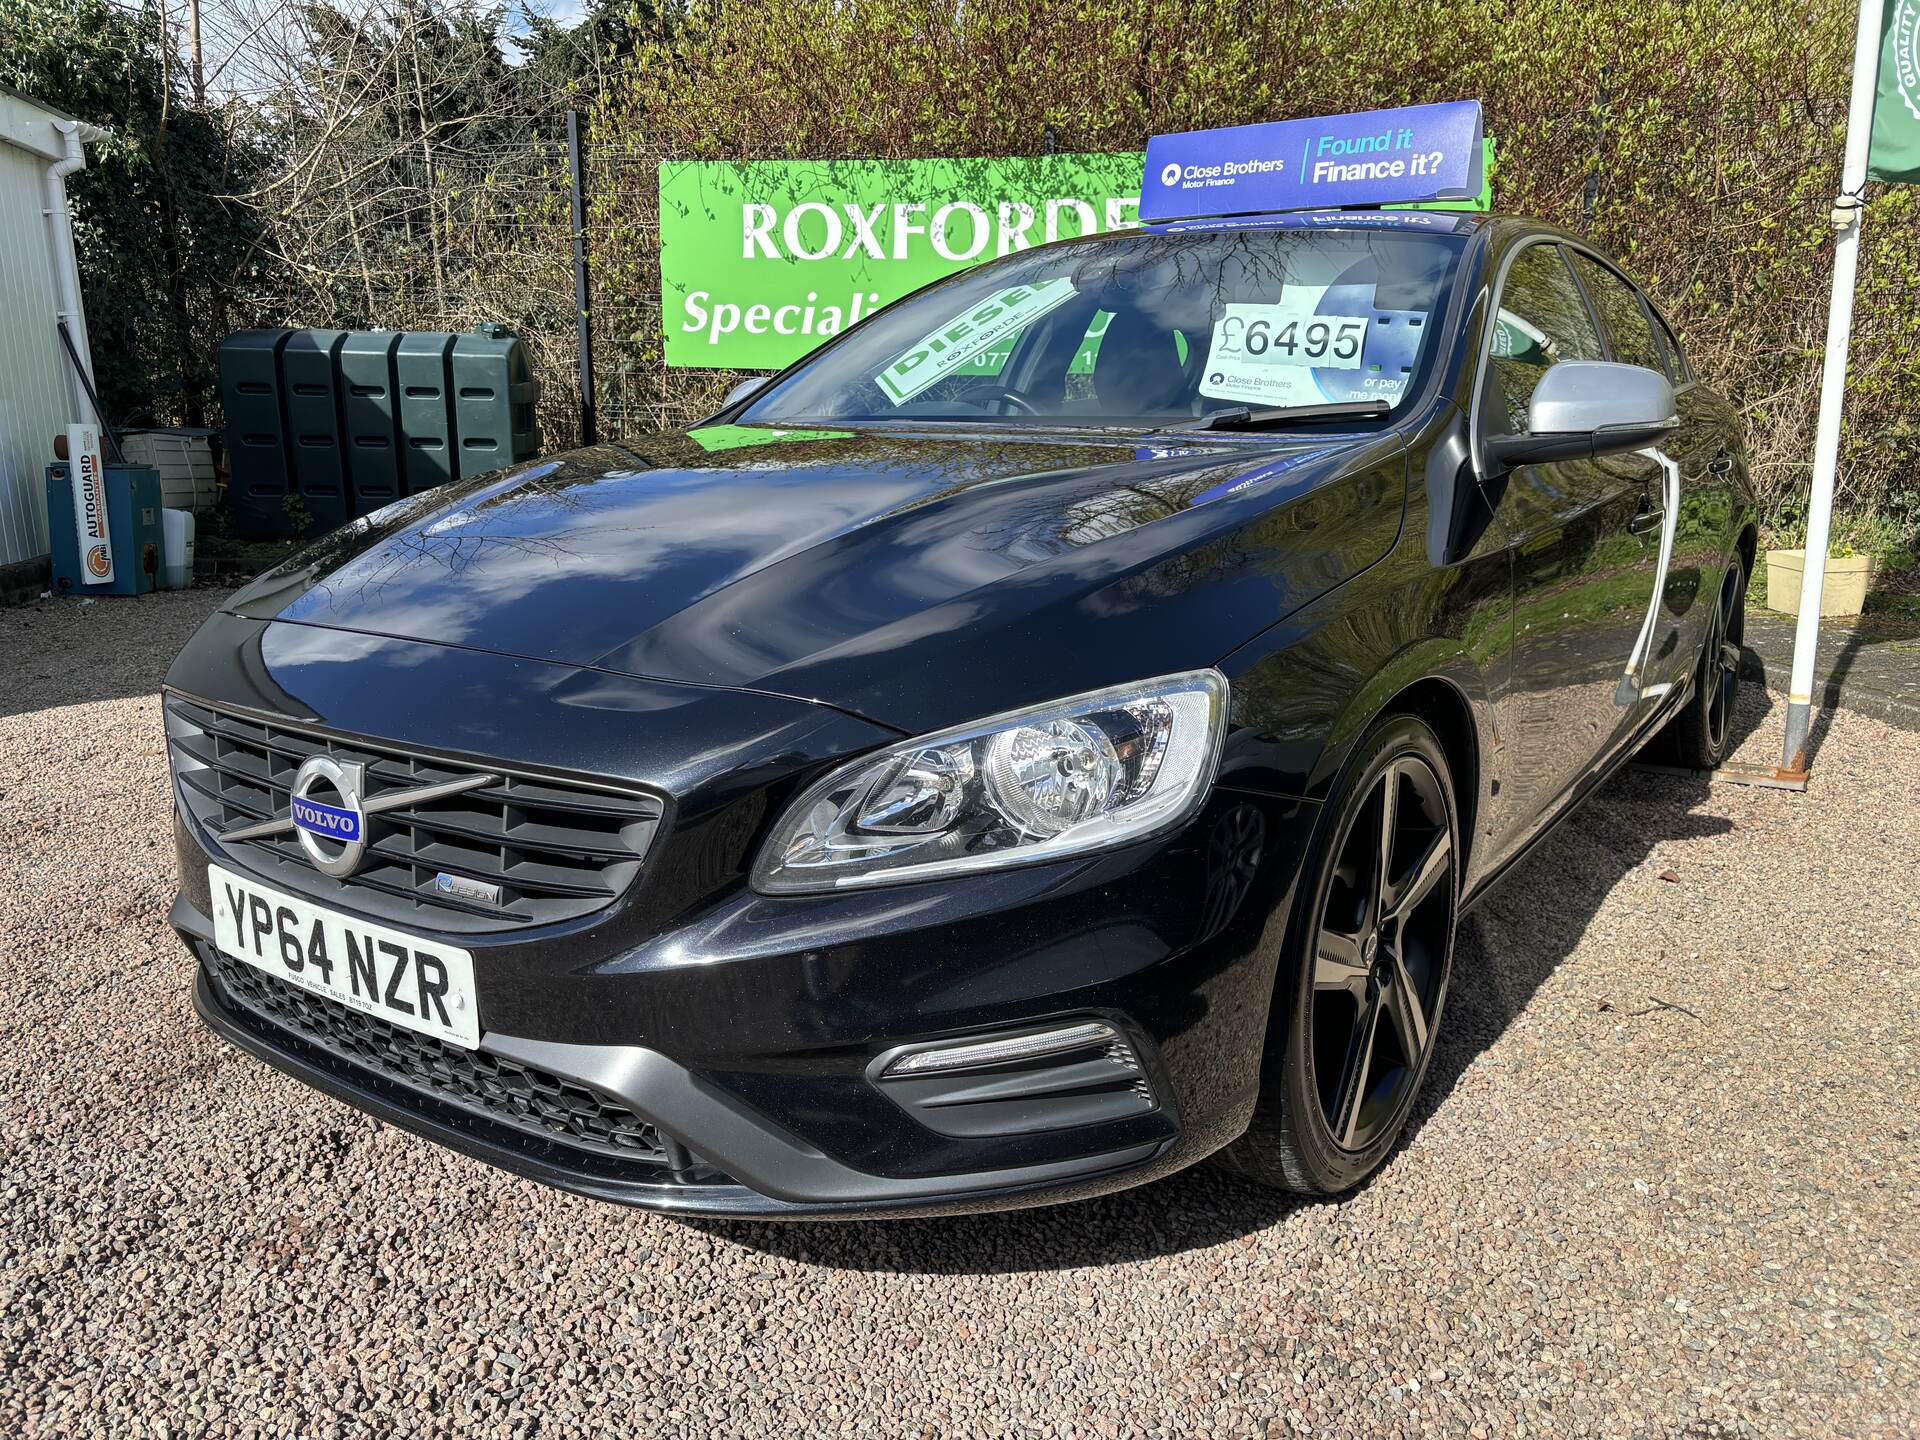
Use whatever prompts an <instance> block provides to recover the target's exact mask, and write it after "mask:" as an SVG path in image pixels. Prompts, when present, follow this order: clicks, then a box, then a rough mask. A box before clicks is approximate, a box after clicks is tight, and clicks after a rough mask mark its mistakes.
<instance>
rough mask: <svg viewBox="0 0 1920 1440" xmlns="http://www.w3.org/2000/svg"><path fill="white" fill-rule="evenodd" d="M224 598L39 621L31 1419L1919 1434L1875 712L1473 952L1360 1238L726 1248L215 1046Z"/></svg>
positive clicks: (19, 1413) (1278, 1204)
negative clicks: (1799, 765)
mask: <svg viewBox="0 0 1920 1440" xmlns="http://www.w3.org/2000/svg"><path fill="white" fill-rule="evenodd" d="M217 598H218V597H217V595H216V594H213V593H208V592H195V593H188V594H181V595H172V596H164V597H158V598H154V599H150V600H144V601H141V602H139V603H137V604H128V603H120V604H113V603H107V602H102V603H100V604H97V605H91V606H84V607H83V606H81V605H79V604H76V603H74V602H63V603H60V604H57V605H48V606H45V607H43V608H42V609H40V610H38V611H34V610H23V611H12V612H8V611H0V959H3V960H4V965H0V1199H4V1202H5V1209H4V1216H5V1219H4V1233H3V1235H0V1429H4V1431H5V1432H6V1433H9V1434H17V1433H22V1432H23V1431H24V1432H25V1433H28V1434H66V1433H76V1434H82V1433H84V1434H101V1433H104V1434H155V1435H166V1434H171V1435H181V1434H200V1433H209V1434H228V1433H243V1432H244V1433H253V1432H259V1433H267V1434H275V1435H295V1434H298V1435H303V1436H306V1435H312V1436H321V1435H334V1434H343V1435H344V1434H375V1435H408V1434H425V1433H428V1432H441V1431H445V1430H447V1429H450V1428H454V1427H458V1428H459V1429H460V1430H461V1431H462V1432H463V1433H475V1434H485V1435H496V1434H497V1435H508V1434H533V1433H539V1434H542V1435H549V1436H551V1435H571V1434H576V1433H579V1434H601V1433H605V1434H621V1435H626V1434H633V1433H644V1434H648V1435H700V1436H707V1435H763V1434H769V1433H772V1434H793V1433H809V1434H825V1433H861V1434H876V1435H889V1436H892V1435H901V1434H909V1433H912V1434H919V1433H923V1432H924V1433H933V1434H969V1435H972V1434H984V1435H1000V1434H1021V1435H1029V1434H1033V1435H1089V1436H1091V1435H1109V1436H1111V1435H1120V1434H1156V1435H1158V1434H1214V1433H1218V1434H1234V1435H1243V1434H1259V1433H1290V1432H1299V1433H1312V1434H1316V1435H1409V1436H1411V1435H1451V1434H1468V1435H1473V1436H1482V1437H1485V1436H1496V1435H1497V1436H1515V1435H1522V1434H1525V1435H1595V1436H1608V1437H1614V1436H1639V1435H1647V1436H1670V1435H1673V1436H1719V1435H1748V1434H1760V1435H1787V1434H1792V1435H1822V1436H1834V1435H1846V1436H1854V1435H1889V1436H1891V1435H1913V1434H1915V1433H1917V1432H1920V1401H1917V1400H1916V1395H1917V1394H1920V1392H1917V1391H1916V1385H1917V1384H1920V1347H1916V1343H1915V1342H1916V1329H1917V1328H1920V1321H1917V1320H1916V1317H1917V1316H1920V1275H1917V1274H1916V1271H1917V1270H1920V1255H1917V1252H1920V1227H1917V1226H1916V1223H1915V1221H1914V1218H1913V1201H1912V1195H1913V1192H1914V1190H1915V1187H1916V1183H1917V1182H1920V1163H1917V1162H1916V1154H1917V1152H1920V1147H1916V1144H1915V1136H1914V1128H1915V1125H1916V1123H1920V1122H1917V1121H1916V1113H1917V1112H1920V1079H1917V1077H1916V1063H1915V1062H1916V1044H1917V1043H1920V1042H1917V1041H1916V1038H1915V1024H1914V1017H1915V1015H1916V1012H1917V1011H1920V973H1917V972H1920V956H1917V955H1916V942H1915V938H1914V937H1915V936H1916V934H1920V887H1916V885H1915V881H1914V877H1915V875H1916V873H1917V872H1920V735H1915V734H1911V733H1907V732H1904V731H1900V730H1895V729H1892V728H1889V727H1886V726H1884V725H1881V724H1879V723H1877V722H1875V721H1872V720H1868V719H1864V718H1860V717H1857V716H1854V715H1850V714H1842V715H1840V716H1839V717H1838V718H1837V719H1836V720H1835V721H1834V723H1833V725H1832V727H1831V730H1830V731H1828V732H1825V733H1824V737H1823V743H1822V745H1821V748H1820V750H1819V753H1818V757H1817V762H1816V777H1817V778H1816V781H1815V789H1814V791H1813V792H1812V793H1811V794H1810V795H1808V796H1805V797H1799V796H1793V795H1788V794H1782V793H1777V792H1772V791H1764V790H1747V789H1731V788H1721V789H1717V790H1713V791H1708V790H1707V789H1706V788H1705V787H1703V786H1700V785H1698V784H1696V783H1694V782H1691V781H1688V780H1683V779H1677V778H1674V777H1671V776H1665V775H1658V774H1649V773H1639V772H1636V773H1631V774H1628V775H1626V776H1623V777H1622V778H1620V779H1618V780H1616V781H1615V782H1614V783H1613V784H1612V785H1610V786H1609V787H1608V788H1607V789H1606V790H1605V791H1604V792H1603V793H1602V794H1601V795H1600V796H1598V797H1597V798H1596V799H1595V800H1593V801H1592V802H1590V803H1589V804H1588V806H1587V807H1586V809H1585V810H1584V812H1583V813H1582V814H1580V815H1579V816H1577V817H1576V818H1574V819H1573V820H1572V821H1570V822H1569V823H1568V824H1567V825H1565V826H1563V827H1562V828H1561V830H1560V832H1559V833H1558V835H1557V836H1556V837H1555V839H1554V840H1553V841H1551V842H1550V843H1549V844H1548V845H1547V846H1546V847H1545V849H1544V851H1543V852H1542V853H1540V854H1539V855H1538V856H1537V857H1536V858H1535V859H1533V860H1532V861H1531V862H1529V863H1528V864H1527V866H1526V867H1525V868H1524V869H1523V870H1522V871H1521V872H1520V873H1519V874H1517V875H1516V876H1515V877H1514V878H1513V879H1512V880H1511V881H1510V882H1509V883H1508V884H1507V885H1506V886H1505V887H1504V888H1503V889H1502V890H1501V891H1499V892H1497V893H1496V894H1495V895H1494V896H1493V897H1492V898H1491V899H1490V900H1489V901H1488V903H1487V904H1486V905H1485V906H1483V907H1482V909H1481V911H1480V913H1479V915H1478V916H1477V918H1475V919H1473V920H1472V921H1470V922H1469V923H1468V925H1467V927H1466V929H1465V931H1464V932H1463V941H1462V951H1461V954H1460V956H1459V960H1458V964H1457V966H1456V976H1455V988H1454V994H1453V997H1452V1001H1451V1007H1450V1010H1449V1015H1448V1019H1447V1029H1446V1035H1445V1038H1444V1040H1443V1050H1442V1053H1441V1055H1440V1057H1439V1060H1438V1062H1437V1068H1436V1071H1435V1074H1434V1077H1433V1079H1432V1081H1431V1082H1430V1085H1429V1097H1428V1101H1427V1105H1426V1109H1425V1111H1424V1113H1423V1114H1422V1116H1421V1117H1420V1119H1419V1123H1418V1127H1417V1130H1416V1131H1415V1133H1414V1135H1413V1137H1412V1139H1411V1140H1410V1142H1409V1143H1408V1144H1407V1145H1406V1146H1405V1147H1404V1148H1403V1150H1402V1151H1401V1152H1400V1154H1399V1155H1398V1156H1397V1157H1396V1158H1395V1159H1394V1160H1393V1162H1392V1163H1391V1164H1390V1166H1389V1167H1388V1168H1387V1170H1386V1171H1385V1172H1384V1173H1383V1174H1382V1175H1381V1176H1380V1177H1379V1178H1378V1179H1377V1180H1376V1181H1375V1183H1374V1184H1373V1185H1372V1186H1371V1187H1369V1188H1368V1189H1366V1190H1365V1191H1363V1192H1362V1193H1360V1194H1358V1195H1355V1196H1353V1197H1351V1198H1349V1199H1346V1200H1344V1201H1341V1202H1340V1203H1323V1204H1303V1203H1298V1202H1294V1201H1291V1200H1288V1199H1286V1198H1284V1197H1280V1196H1276V1195H1272V1194H1269V1193H1266V1192H1262V1191H1259V1190H1256V1189H1253V1188H1251V1187H1249V1186H1247V1185H1244V1184H1242V1183H1241V1182H1239V1181H1237V1180H1234V1179H1232V1178H1230V1177H1226V1176H1223V1175H1219V1174H1215V1173H1213V1172H1211V1171H1207V1170H1204V1169H1203V1170H1199V1171H1190V1172H1188V1173H1186V1174H1184V1175H1181V1176H1177V1177H1175V1178H1173V1179H1171V1180H1168V1181H1165V1182H1162V1183H1161V1184H1158V1185H1155V1186H1152V1187H1149V1188H1147V1189H1145V1190H1139V1191H1134V1192H1130V1193H1126V1194H1122V1195H1119V1196H1114V1197H1109V1198H1107V1199H1103V1200H1098V1201H1092V1202H1087V1203H1083V1204H1080V1205H1076V1206H1071V1207H1067V1208H1063V1209H1056V1210H1051V1211H1035V1212H1027V1213H1022V1214H1014V1215H1003V1216H990V1217H984V1218H978V1219H966V1220H958V1221H899V1222H893V1223H879V1224H871V1225H847V1226H820V1225H814V1226H786V1227H782V1226H769V1225H741V1224H718V1223H702V1224H687V1223H681V1222H675V1221H672V1220H666V1219H660V1218H657V1217H653V1216H648V1215H642V1214H635V1213H629V1212H625V1211H621V1210H616V1209H611V1208H607V1207H603V1206H599V1205H596V1204H593V1203H590V1202H587V1201H583V1200H577V1199H573V1198H570V1197H567V1196H564V1195H559V1194H556V1193H553V1192H551V1191H547V1190H543V1189H540V1188H538V1187H536V1186H534V1185H532V1184H530V1183H527V1182H523V1181H520V1180H516V1179H513V1178H510V1177H508V1176H505V1175H502V1174H499V1173H496V1172H494V1171H492V1170H489V1169H487V1168H485V1167H483V1166H481V1165H479V1164H476V1163H474V1162H471V1161H468V1160H465V1159H461V1158H459V1157H457V1156H453V1155H450V1154H448V1153H446V1152H444V1151H442V1150H439V1149H437V1148H435V1147H433V1146H431V1145H429V1144H427V1143H425V1142H423V1141H420V1140H417V1139H414V1138H412V1137H410V1136H408V1135H405V1134H403V1133H401V1132H399V1131H397V1130H394V1129H392V1128H390V1127H382V1126H379V1125H376V1124H374V1123H372V1122H371V1121H369V1120H366V1119H363V1118H361V1117H360V1116H359V1115H357V1114H356V1113H355V1112H353V1111H350V1110H348V1109H346V1108H345V1107H343V1106H341V1105H338V1104H336V1103H334V1102H332V1101H330V1100H326V1099H323V1098H321V1097H320V1096H318V1095H316V1094H313V1093H311V1092H309V1091H307V1090H305V1089H303V1088H301V1087H300V1086H298V1085H296V1084H294V1083H293V1082H291V1081H289V1080H285V1079H282V1078H281V1077H280V1076H278V1075H277V1074H275V1073H274V1072H272V1071H270V1070H269V1069H267V1068H266V1067H265V1066H263V1065H260V1064H258V1063H256V1062H254V1061H252V1060H249V1059H246V1058H245V1057H243V1056H241V1055H239V1054H238V1053H236V1052H235V1051H233V1050H230V1049H228V1048H227V1047H225V1046H224V1045H222V1044H221V1043H219V1042H218V1041H216V1040H215V1039H214V1038H213V1037H212V1036H210V1035H209V1034H207V1033H206V1032H205V1031H203V1030H202V1029H201V1028H200V1027H199V1026H198V1025H197V1024H196V1023H195V1021H194V1019H193V1016H192V1012H191V1008H190V1004H189V1000H188V982H189V975H190V967H189V964H188V962H187V960H186V959H185V957H184V956H183V955H182V953H181V951H180V948H179V946H178V945H177V944H176V943H175V942H174V941H173V939H172V937H171V936H170V935H169V934H168V932H167V931H166V929H165V927H164V923H163V920H164V916H165V913H166V908H167V904H168V899H169V892H170V888H171V885H172V875H171V869H172V854H171V846H170V843H169V841H168V838H167V813H166V806H167V799H166V788H165V783H164V778H163V775H164V771H163V757H162V751H161V743H160V725H159V713H158V702H157V700H156V698H155V693H154V692H155V688H156V685H157V683H158V680H159V677H160V675H161V673H162V670H163V668H164V665H165V662H166V660H167V659H168V658H169V657H170V656H171V655H172V654H173V652H174V650H175V649H176V648H177V647H178V645H179V644H180V643H181V642H182V641H183V640H184V639H185V638H186V636H187V635H188V634H189V633H190V632H191V630H192V628H193V626H194V625H195V624H196V623H197V622H198V620H199V618H200V617H201V616H202V615H203V614H205V613H206V612H207V611H208V610H210V609H211V608H212V606H213V605H214V604H215V602H216V600H217ZM83 667H85V668H83ZM1743 720H1744V722H1745V724H1746V725H1747V726H1748V727H1749V728H1750V731H1751V733H1750V734H1749V735H1748V738H1747V740H1746V743H1745V756H1744V758H1748V759H1753V760H1767V759H1771V758H1772V757H1773V756H1774V755H1776V754H1777V753H1778V738H1777V737H1778V727H1779V722H1780V713H1779V707H1778V705H1777V703H1776V702H1772V701H1770V700H1769V698H1768V697H1766V696H1765V695H1763V694H1761V693H1758V692H1757V691H1755V692H1753V693H1750V694H1749V697H1748V701H1747V706H1746V709H1745V712H1744V715H1743Z"/></svg>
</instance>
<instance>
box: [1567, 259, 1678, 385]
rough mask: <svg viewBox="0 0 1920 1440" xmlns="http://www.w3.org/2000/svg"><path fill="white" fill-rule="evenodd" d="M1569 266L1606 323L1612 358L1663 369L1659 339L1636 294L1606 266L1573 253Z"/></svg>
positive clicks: (1664, 364) (1652, 368)
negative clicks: (1576, 273) (1655, 335)
mask: <svg viewBox="0 0 1920 1440" xmlns="http://www.w3.org/2000/svg"><path fill="white" fill-rule="evenodd" d="M1573 268H1574V269H1575V270H1577V271H1578V272H1579V274H1580V283H1581V284H1582V285H1584V286H1586V287H1587V298H1588V299H1590V300H1592V301H1593V308H1594V309H1596V310H1598V311H1599V312H1600V322H1601V324H1603V325H1605V326H1606V327H1607V339H1608V341H1609V342H1610V343H1611V344H1612V346H1613V358H1614V359H1616V360H1618V361H1619V362H1620V363H1621V364H1623V365H1644V366H1646V367H1647V369H1649V370H1658V371H1661V372H1662V373H1664V372H1665V369H1666V363H1665V358H1664V357H1663V356H1662V355H1661V353H1660V342H1659V341H1658V340H1656V339H1655V338H1654V334H1653V322H1652V321H1651V320H1649V319H1648V318H1647V312H1646V310H1645V309H1644V308H1643V307H1642V306H1641V304H1640V294H1639V292H1638V291H1636V290H1635V289H1634V288H1633V287H1632V286H1631V285H1629V284H1627V282H1626V281H1624V280H1622V279H1621V278H1620V277H1619V276H1618V275H1616V274H1614V273H1613V271H1611V270H1609V269H1607V267H1606V266H1604V265H1601V264H1598V263H1597V262H1595V261H1593V260H1589V259H1588V258H1587V257H1586V256H1585V255H1580V254H1575V255H1574V257H1573Z"/></svg>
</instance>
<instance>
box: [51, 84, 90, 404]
mask: <svg viewBox="0 0 1920 1440" xmlns="http://www.w3.org/2000/svg"><path fill="white" fill-rule="evenodd" d="M53 128H54V129H55V130H57V131H59V132H60V135H61V138H62V139H63V140H64V141H65V142H66V150H67V154H66V158H65V159H62V160H55V161H53V162H51V163H50V164H49V165H48V166H47V200H46V205H45V207H44V209H43V210H42V212H41V213H42V214H43V215H45V217H46V221H47V239H48V243H50V244H51V245H52V247H53V284H54V294H55V299H56V300H57V302H58V308H57V310H56V314H57V316H58V318H59V319H61V320H64V321H66V322H67V332H68V333H69V334H70V335H72V336H73V343H74V348H75V349H77V350H78V351H79V352H80V358H81V359H82V360H83V361H84V362H85V364H86V367H87V380H88V382H89V383H91V382H92V380H93V349H92V347H91V346H90V345H89V343H88V340H87V312H86V308H85V307H84V306H83V305H82V304H81V302H80V267H79V262H78V261H77V260H76V258H75V256H74V253H73V221H72V218H71V217H70V215H69V214H68V211H67V176H69V175H71V174H73V172H74V171H76V170H84V169H85V168H86V164H87V152H86V150H85V148H84V147H85V145H86V143H87V142H88V141H89V140H103V139H105V138H106V132H105V131H104V130H100V129H97V128H96V127H94V126H92V125H88V124H85V123H83V122H81V121H78V120H56V121H54V122H53ZM67 395H68V398H69V400H70V402H71V404H72V407H73V409H72V413H73V415H74V417H75V418H76V419H84V418H85V417H86V415H87V407H86V404H85V401H86V392H85V390H84V389H83V388H82V387H81V386H80V384H79V383H78V382H77V381H76V380H74V379H73V378H71V377H69V379H68V381H67Z"/></svg>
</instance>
